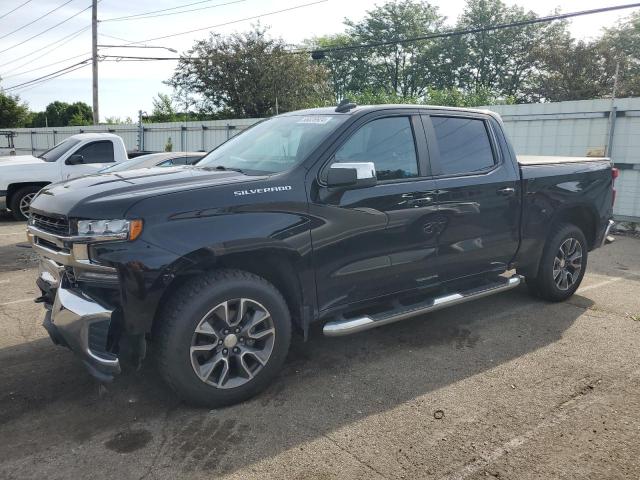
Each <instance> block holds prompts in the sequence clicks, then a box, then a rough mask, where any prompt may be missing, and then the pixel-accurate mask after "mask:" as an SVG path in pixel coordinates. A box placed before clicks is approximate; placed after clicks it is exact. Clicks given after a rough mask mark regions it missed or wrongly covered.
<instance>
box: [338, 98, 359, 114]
mask: <svg viewBox="0 0 640 480" xmlns="http://www.w3.org/2000/svg"><path fill="white" fill-rule="evenodd" d="M352 108H356V104H355V103H354V102H352V101H351V100H349V99H348V98H343V99H342V101H341V102H340V103H339V104H338V106H337V107H336V112H338V113H346V112H348V111H349V110H351V109H352Z"/></svg>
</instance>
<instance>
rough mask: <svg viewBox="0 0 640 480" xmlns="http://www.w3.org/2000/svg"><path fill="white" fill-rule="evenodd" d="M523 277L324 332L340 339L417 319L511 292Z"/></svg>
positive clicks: (333, 325)
mask: <svg viewBox="0 0 640 480" xmlns="http://www.w3.org/2000/svg"><path fill="white" fill-rule="evenodd" d="M521 281H522V277H521V276H520V275H514V276H512V277H510V278H505V280H504V281H503V282H495V283H493V284H490V285H483V286H482V287H478V288H475V289H472V290H467V291H464V292H460V293H451V294H448V295H444V296H441V297H436V298H432V299H428V300H425V301H424V302H421V303H419V304H416V305H412V306H410V307H405V310H401V311H398V310H396V311H393V312H390V313H386V314H385V313H382V314H376V315H371V316H369V315H364V316H361V317H355V318H340V319H338V320H333V321H331V322H328V323H326V324H325V325H324V328H323V330H322V332H323V333H324V334H325V335H326V336H328V337H340V336H343V335H350V334H352V333H357V332H362V331H364V330H369V329H371V328H376V327H380V326H382V325H388V324H390V323H394V322H399V321H400V320H405V319H407V318H411V317H415V316H416V315H422V314H424V313H429V312H433V311H436V310H440V309H442V308H446V307H450V306H452V305H458V304H460V303H464V302H468V301H470V300H475V299H477V298H482V297H487V296H489V295H493V294H494V293H500V292H504V291H506V290H511V289H512V288H515V287H517V286H518V285H520V282H521Z"/></svg>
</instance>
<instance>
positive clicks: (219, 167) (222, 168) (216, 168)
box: [214, 165, 244, 173]
mask: <svg viewBox="0 0 640 480" xmlns="http://www.w3.org/2000/svg"><path fill="white" fill-rule="evenodd" d="M214 170H225V171H226V170H229V171H232V172H239V173H244V171H242V170H241V169H239V168H229V167H225V166H224V165H218V166H217V167H214Z"/></svg>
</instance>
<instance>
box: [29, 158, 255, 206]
mask: <svg viewBox="0 0 640 480" xmlns="http://www.w3.org/2000/svg"><path fill="white" fill-rule="evenodd" d="M258 178H262V177H254V176H251V177H248V176H246V175H243V174H241V173H239V172H235V171H220V170H205V169H203V168H194V167H157V168H145V169H140V170H128V171H123V172H114V173H106V174H101V175H87V176H84V177H79V178H75V179H72V180H68V181H66V182H60V183H55V184H52V185H49V186H47V187H45V188H43V189H42V190H41V191H40V193H39V194H38V196H37V197H36V198H35V199H34V200H33V202H32V203H31V208H32V210H34V211H36V212H38V213H53V214H55V215H65V216H69V217H77V218H119V217H122V216H123V215H124V214H125V213H126V211H127V210H128V209H129V208H130V207H131V206H133V205H134V204H135V203H137V202H138V201H140V200H143V199H147V198H150V197H155V196H158V195H166V194H170V193H176V192H180V191H186V190H194V189H200V188H212V187H216V186H219V185H227V184H230V183H239V182H246V181H253V180H257V179H258Z"/></svg>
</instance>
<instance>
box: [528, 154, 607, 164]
mask: <svg viewBox="0 0 640 480" xmlns="http://www.w3.org/2000/svg"><path fill="white" fill-rule="evenodd" d="M517 159H518V163H519V164H520V165H550V164H558V163H583V162H610V161H611V159H610V158H608V157H556V156H553V155H518V156H517Z"/></svg>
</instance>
